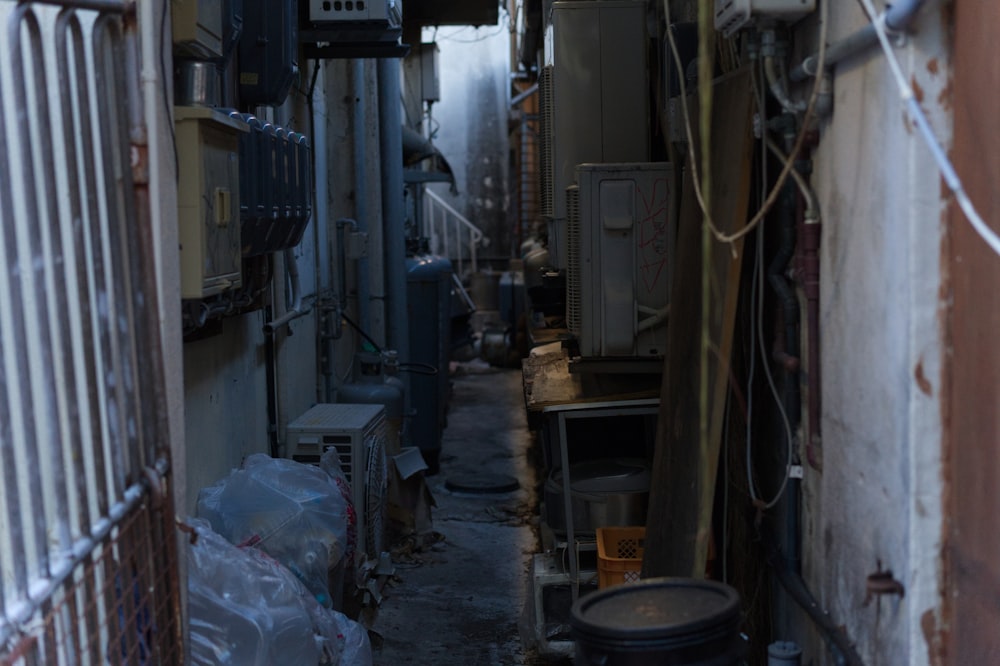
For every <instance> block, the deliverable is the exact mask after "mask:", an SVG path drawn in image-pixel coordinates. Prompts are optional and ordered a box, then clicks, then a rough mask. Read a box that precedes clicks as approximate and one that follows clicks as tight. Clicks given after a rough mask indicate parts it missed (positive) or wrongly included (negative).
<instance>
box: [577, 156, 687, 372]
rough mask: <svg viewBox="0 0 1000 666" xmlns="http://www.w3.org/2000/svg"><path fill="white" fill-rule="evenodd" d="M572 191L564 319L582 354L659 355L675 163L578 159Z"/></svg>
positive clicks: (664, 316)
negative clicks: (581, 161) (609, 162)
mask: <svg viewBox="0 0 1000 666" xmlns="http://www.w3.org/2000/svg"><path fill="white" fill-rule="evenodd" d="M576 174H577V183H578V185H577V186H575V187H570V188H569V189H568V190H567V207H568V209H569V220H568V231H569V234H568V236H569V266H568V267H567V275H566V291H567V320H568V326H569V329H570V331H571V332H572V333H573V334H574V335H575V336H576V337H577V341H578V342H579V346H580V356H581V357H583V358H615V357H617V358H649V357H662V356H664V355H665V353H666V348H667V305H668V303H669V294H670V282H671V269H672V267H673V261H672V259H673V257H672V254H673V249H674V236H675V233H676V230H675V226H674V223H673V215H672V213H671V211H672V209H673V206H674V197H673V196H672V193H671V188H672V187H673V175H672V174H673V171H672V166H671V165H670V164H669V163H667V162H653V163H645V164H581V165H579V166H578V167H577V170H576Z"/></svg>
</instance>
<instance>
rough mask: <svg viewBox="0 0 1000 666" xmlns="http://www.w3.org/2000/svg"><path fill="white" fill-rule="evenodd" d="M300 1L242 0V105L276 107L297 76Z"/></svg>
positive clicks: (240, 68) (286, 94)
mask: <svg viewBox="0 0 1000 666" xmlns="http://www.w3.org/2000/svg"><path fill="white" fill-rule="evenodd" d="M297 6H298V3H297V0H243V10H244V11H243V36H242V37H241V38H240V42H239V54H240V60H239V80H238V83H239V93H240V101H241V102H242V104H244V105H247V104H252V105H265V106H277V105H279V104H281V103H282V102H284V101H285V98H286V97H288V91H289V90H291V87H292V83H293V82H294V81H295V77H296V76H297V75H298V71H299V66H298V11H297Z"/></svg>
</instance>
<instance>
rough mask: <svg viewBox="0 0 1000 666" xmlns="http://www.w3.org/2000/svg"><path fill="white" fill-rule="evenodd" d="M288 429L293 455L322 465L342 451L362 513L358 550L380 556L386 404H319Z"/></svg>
mask: <svg viewBox="0 0 1000 666" xmlns="http://www.w3.org/2000/svg"><path fill="white" fill-rule="evenodd" d="M285 433H286V435H285V437H286V441H287V449H286V455H287V457H289V458H291V459H292V460H296V461H298V462H301V463H306V464H318V463H319V461H320V458H321V457H322V456H323V454H324V453H326V452H327V451H328V450H329V449H335V450H336V451H337V456H338V457H339V458H340V467H341V470H342V471H343V472H344V476H345V477H347V481H348V483H350V485H351V499H352V502H353V503H354V511H355V512H356V513H357V516H358V548H357V552H358V554H359V555H361V554H366V555H367V556H368V557H370V558H372V559H377V558H378V556H379V554H380V553H381V552H382V550H383V548H384V532H385V512H386V484H387V483H388V481H387V479H388V477H387V467H386V464H387V463H386V442H387V440H388V425H387V421H386V416H385V407H383V406H382V405H365V404H319V405H314V406H313V407H312V408H310V409H309V410H308V411H306V413H305V414H303V415H302V416H300V417H299V418H297V419H295V420H294V421H292V422H291V423H289V424H288V427H287V428H286V430H285Z"/></svg>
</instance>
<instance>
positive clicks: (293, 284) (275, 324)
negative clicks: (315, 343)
mask: <svg viewBox="0 0 1000 666" xmlns="http://www.w3.org/2000/svg"><path fill="white" fill-rule="evenodd" d="M284 256H285V278H286V279H287V280H288V284H289V287H290V288H291V292H292V307H290V308H287V309H286V310H285V314H283V315H281V316H280V317H278V318H277V319H274V320H272V321H269V322H267V323H266V324H264V333H265V334H267V335H271V334H272V333H274V332H275V331H276V330H278V329H279V328H281V327H282V326H285V325H286V324H288V323H289V322H290V321H292V320H293V319H298V318H299V317H304V316H305V315H307V314H309V312H310V311H311V308H304V307H302V288H301V287H300V286H299V266H298V264H296V263H295V251H294V250H293V249H292V248H288V249H287V250H285V255H284Z"/></svg>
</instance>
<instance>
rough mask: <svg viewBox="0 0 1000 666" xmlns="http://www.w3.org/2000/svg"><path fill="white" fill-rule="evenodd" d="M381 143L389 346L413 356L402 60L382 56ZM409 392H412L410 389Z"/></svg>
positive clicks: (380, 89)
mask: <svg viewBox="0 0 1000 666" xmlns="http://www.w3.org/2000/svg"><path fill="white" fill-rule="evenodd" d="M377 68H378V69H377V71H378V96H379V105H378V107H379V108H378V112H379V144H380V154H379V159H380V166H381V170H382V226H383V230H384V232H383V243H384V256H385V281H386V302H387V315H388V317H387V318H388V322H387V325H386V337H387V338H388V343H389V344H388V347H389V348H390V349H395V350H396V351H397V352H399V356H400V358H404V359H409V358H410V329H409V319H408V313H407V303H406V210H405V207H404V205H403V191H404V188H405V185H404V183H403V135H402V126H403V123H402V114H401V112H400V101H399V100H400V85H399V76H400V72H399V59H398V58H380V59H379V60H378V65H377ZM407 394H409V391H407Z"/></svg>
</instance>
